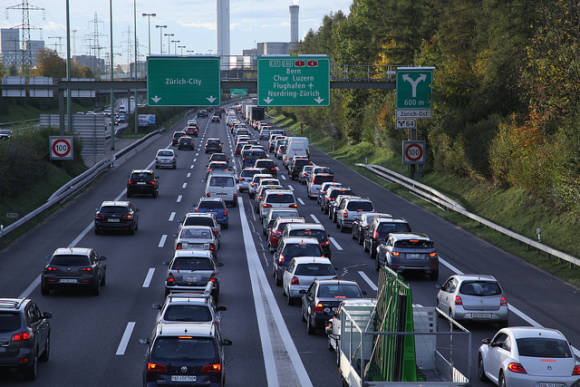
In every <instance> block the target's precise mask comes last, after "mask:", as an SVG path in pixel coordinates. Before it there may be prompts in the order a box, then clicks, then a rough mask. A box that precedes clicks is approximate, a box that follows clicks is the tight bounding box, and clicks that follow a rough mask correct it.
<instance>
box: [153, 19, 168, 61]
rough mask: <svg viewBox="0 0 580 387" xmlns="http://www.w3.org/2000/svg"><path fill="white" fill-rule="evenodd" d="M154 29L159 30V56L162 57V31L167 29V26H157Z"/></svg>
mask: <svg viewBox="0 0 580 387" xmlns="http://www.w3.org/2000/svg"><path fill="white" fill-rule="evenodd" d="M155 28H159V54H160V55H163V29H164V28H167V25H160V24H157V25H156V26H155Z"/></svg>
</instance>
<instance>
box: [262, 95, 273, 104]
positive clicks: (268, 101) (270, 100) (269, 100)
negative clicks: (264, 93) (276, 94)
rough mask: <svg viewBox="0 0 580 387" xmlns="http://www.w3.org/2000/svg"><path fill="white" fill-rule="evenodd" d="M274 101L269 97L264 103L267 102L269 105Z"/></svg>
mask: <svg viewBox="0 0 580 387" xmlns="http://www.w3.org/2000/svg"><path fill="white" fill-rule="evenodd" d="M273 100H274V99H272V98H270V97H268V98H264V102H266V103H267V104H268V105H269V104H270V103H272V101H273Z"/></svg>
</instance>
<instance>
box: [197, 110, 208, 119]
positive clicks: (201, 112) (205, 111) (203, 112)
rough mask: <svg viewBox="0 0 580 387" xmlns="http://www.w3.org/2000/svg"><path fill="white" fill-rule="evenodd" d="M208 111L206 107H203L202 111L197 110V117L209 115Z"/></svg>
mask: <svg viewBox="0 0 580 387" xmlns="http://www.w3.org/2000/svg"><path fill="white" fill-rule="evenodd" d="M208 114H209V113H208V112H207V110H205V109H201V110H200V111H198V112H197V117H207V116H208Z"/></svg>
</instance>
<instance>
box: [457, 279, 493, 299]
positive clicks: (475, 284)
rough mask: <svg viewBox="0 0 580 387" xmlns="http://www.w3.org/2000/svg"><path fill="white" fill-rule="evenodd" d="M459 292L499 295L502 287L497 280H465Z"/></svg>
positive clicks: (470, 294)
mask: <svg viewBox="0 0 580 387" xmlns="http://www.w3.org/2000/svg"><path fill="white" fill-rule="evenodd" d="M459 292H460V293H462V294H465V295H468V296H480V297H483V296H497V295H500V294H501V289H500V287H499V285H498V284H497V282H492V281H464V282H463V283H462V284H461V287H460V288H459Z"/></svg>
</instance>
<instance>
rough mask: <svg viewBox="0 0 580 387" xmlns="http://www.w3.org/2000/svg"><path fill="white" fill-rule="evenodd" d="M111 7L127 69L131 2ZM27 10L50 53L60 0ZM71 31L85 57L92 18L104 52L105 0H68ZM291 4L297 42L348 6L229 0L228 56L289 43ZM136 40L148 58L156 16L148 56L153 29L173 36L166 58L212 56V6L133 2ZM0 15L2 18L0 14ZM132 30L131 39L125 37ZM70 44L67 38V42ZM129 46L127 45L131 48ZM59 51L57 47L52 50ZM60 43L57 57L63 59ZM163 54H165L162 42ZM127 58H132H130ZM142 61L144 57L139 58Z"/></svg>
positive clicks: (59, 23) (332, 0) (59, 24)
mask: <svg viewBox="0 0 580 387" xmlns="http://www.w3.org/2000/svg"><path fill="white" fill-rule="evenodd" d="M111 1H112V2H113V21H114V22H113V41H114V44H113V48H114V51H115V54H114V55H115V62H117V63H127V58H129V57H131V56H130V55H129V52H128V49H127V47H128V43H127V38H128V36H129V35H130V37H131V42H132V40H133V32H132V31H133V0H111ZM23 2H24V0H0V8H6V7H10V6H14V5H18V4H22V3H23ZM28 2H29V5H31V6H35V7H38V8H44V10H38V11H30V24H31V25H32V26H37V27H41V28H42V31H40V30H32V31H31V39H33V40H36V39H41V38H42V39H44V40H45V42H46V46H47V47H49V48H52V49H54V48H55V43H56V42H58V39H52V38H49V37H57V36H62V37H63V38H65V37H66V16H65V15H66V13H65V11H66V1H65V0H28ZM69 2H70V15H71V30H77V32H76V33H75V34H73V35H76V38H75V39H74V44H72V43H71V46H72V47H71V50H72V54H73V55H77V54H81V55H82V54H88V53H89V49H88V45H89V40H88V39H89V38H90V37H91V36H92V35H93V30H94V28H93V26H94V23H93V22H92V20H93V19H94V17H95V13H96V14H97V17H98V20H99V23H98V28H99V32H100V33H101V34H102V36H100V46H102V47H103V53H102V54H101V56H102V57H103V56H104V53H105V52H108V51H109V0H92V1H89V0H69ZM294 2H296V3H298V5H299V6H300V19H299V23H300V28H299V30H300V33H299V36H300V39H302V38H303V37H304V36H305V35H306V33H307V32H308V30H310V29H314V30H317V29H318V27H319V26H320V24H321V22H322V18H323V17H324V15H326V14H329V13H331V12H337V11H339V10H341V11H343V12H344V13H347V14H348V10H349V7H350V4H351V3H352V0H303V1H296V0H293V1H292V0H230V51H231V54H241V53H242V50H243V49H248V48H255V47H256V43H257V42H264V41H268V42H287V41H289V40H290V16H289V15H290V14H289V11H288V6H289V5H290V4H293V3H294ZM136 4H137V39H138V42H139V51H138V52H139V54H140V56H141V55H144V54H146V53H147V52H148V46H149V45H148V23H147V17H143V16H142V13H156V16H155V17H151V54H153V55H155V54H159V53H160V44H159V32H160V29H158V28H155V25H167V26H168V28H167V29H163V33H164V34H165V33H169V34H171V33H172V34H174V36H173V37H171V38H170V40H178V41H179V43H171V54H175V47H176V45H177V46H180V45H184V46H186V47H185V48H183V49H181V48H177V53H178V54H180V53H181V51H182V50H183V54H192V53H195V54H215V53H216V50H217V46H216V45H217V43H216V42H217V31H216V20H217V15H216V8H217V7H216V0H213V1H208V0H136ZM0 15H1V14H0ZM2 16H3V17H2V18H0V27H2V28H10V27H14V26H17V25H20V24H21V23H22V11H21V10H13V9H10V10H5V11H4V14H3V15H2ZM128 28H130V29H131V32H130V34H128V33H127V30H128ZM71 39H72V38H71ZM132 44H133V43H131V45H132ZM56 48H57V49H58V46H57V47H56ZM65 50H66V43H65V40H64V39H63V40H62V49H59V54H60V55H62V56H64V55H65ZM163 50H164V53H165V54H167V37H163ZM131 55H132V54H131ZM141 59H143V57H141Z"/></svg>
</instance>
